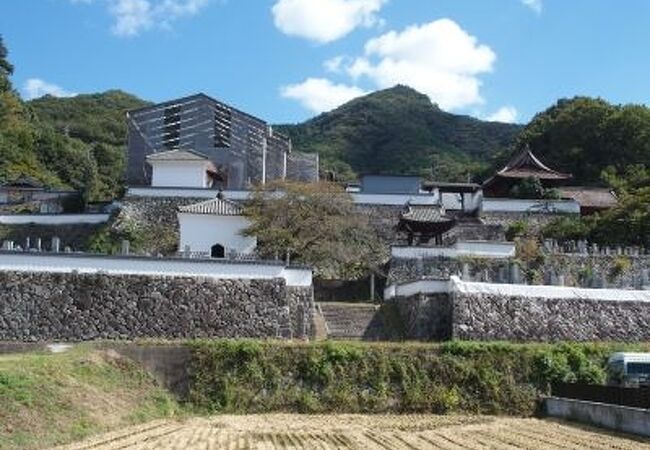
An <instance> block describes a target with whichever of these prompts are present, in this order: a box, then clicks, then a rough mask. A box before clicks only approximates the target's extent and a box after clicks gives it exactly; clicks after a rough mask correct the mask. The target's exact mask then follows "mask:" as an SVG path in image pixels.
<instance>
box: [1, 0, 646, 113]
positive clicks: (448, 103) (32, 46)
mask: <svg viewBox="0 0 650 450" xmlns="http://www.w3.org/2000/svg"><path fill="white" fill-rule="evenodd" d="M0 33H1V34H2V35H3V37H4V40H5V45H6V46H7V47H8V48H9V51H10V59H11V61H12V62H13V64H14V65H15V67H16V71H15V74H14V77H13V82H14V85H15V86H16V88H17V89H18V90H19V91H20V92H21V94H22V95H23V96H24V97H25V98H28V97H33V96H38V95H43V94H44V93H51V94H53V95H60V96H64V95H72V94H75V93H90V92H99V91H104V90H107V89H112V88H119V89H122V90H125V91H127V92H131V93H133V94H136V95H138V96H140V97H142V98H145V99H148V100H152V101H162V100H167V99H171V98H174V97H177V96H182V95H187V94H192V93H195V92H198V91H202V92H205V93H207V94H210V95H213V96H215V97H217V98H219V99H221V100H224V101H226V102H229V103H231V104H232V105H234V106H236V107H238V108H240V109H243V110H245V111H247V112H249V113H251V114H254V115H257V116H259V117H261V118H264V119H266V120H268V121H270V122H273V123H281V122H297V121H302V120H304V119H306V118H309V117H311V116H313V115H315V114H317V113H318V112H320V111H326V110H328V109H331V108H333V107H335V106H337V105H338V104H340V103H342V102H344V101H346V100H349V99H351V98H353V97H355V96H357V95H361V94H363V93H365V92H370V91H373V90H376V89H381V88H384V87H389V86H392V85H394V84H396V83H402V84H408V85H411V86H413V87H415V88H417V89H418V90H420V91H421V92H424V93H426V94H427V95H429V97H430V98H431V99H432V101H434V102H436V103H438V104H439V105H440V106H441V107H442V108H443V109H445V110H448V111H451V112H455V113H462V114H470V115H473V116H477V117H481V118H489V119H496V120H501V121H516V122H526V121H528V120H529V119H530V118H531V117H532V115H534V114H535V113H536V112H538V111H541V110H543V109H545V108H547V107H548V106H550V105H551V104H553V103H554V102H555V101H556V100H557V99H558V98H561V97H567V96H573V95H591V96H600V97H603V98H605V99H607V100H609V101H611V102H615V103H646V104H647V103H648V102H649V100H650V51H649V49H648V43H649V42H650V1H647V0H624V1H623V0H2V2H0Z"/></svg>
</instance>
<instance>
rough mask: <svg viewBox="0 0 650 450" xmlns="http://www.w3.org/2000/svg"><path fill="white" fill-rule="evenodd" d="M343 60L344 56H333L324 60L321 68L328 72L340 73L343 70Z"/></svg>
mask: <svg viewBox="0 0 650 450" xmlns="http://www.w3.org/2000/svg"><path fill="white" fill-rule="evenodd" d="M345 60H346V57H345V56H335V57H333V58H330V59H328V60H326V61H325V62H324V63H323V67H324V68H325V70H327V71H328V72H333V73H341V72H342V70H343V65H344V63H345Z"/></svg>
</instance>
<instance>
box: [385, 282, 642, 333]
mask: <svg viewBox="0 0 650 450" xmlns="http://www.w3.org/2000/svg"><path fill="white" fill-rule="evenodd" d="M623 292H624V291H623ZM391 302H394V304H395V305H396V306H397V308H398V310H399V312H400V316H401V318H402V322H403V324H404V328H405V332H406V339H417V340H427V341H429V340H446V339H461V340H505V341H522V342H523V341H532V342H537V341H541V342H544V341H548V342H553V341H622V342H630V341H633V342H641V341H648V340H650V302H647V301H613V300H594V299H581V298H535V297H517V296H503V295H490V294H477V293H460V292H452V293H436V294H415V295H411V296H408V297H398V298H394V299H392V300H391Z"/></svg>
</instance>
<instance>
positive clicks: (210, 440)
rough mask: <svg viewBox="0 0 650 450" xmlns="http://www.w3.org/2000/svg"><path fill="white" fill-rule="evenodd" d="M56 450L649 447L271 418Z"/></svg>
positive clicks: (504, 423)
mask: <svg viewBox="0 0 650 450" xmlns="http://www.w3.org/2000/svg"><path fill="white" fill-rule="evenodd" d="M64 448H65V449H70V450H72V449H74V450H81V449H96V450H108V449H142V450H144V449H152V450H153V449H160V450H181V449H195V448H196V449H205V450H207V449H215V450H216V449H219V450H244V449H246V450H248V449H250V450H280V449H282V450H289V449H291V450H298V449H321V450H335V449H341V450H343V449H359V450H363V449H384V450H385V449H397V450H400V449H404V450H407V449H408V450H418V449H619V450H624V449H630V450H631V449H635V450H636V449H638V450H641V449H650V440H642V439H636V438H634V437H631V436H623V435H615V434H610V433H606V432H603V431H600V430H596V429H593V428H587V427H583V426H579V425H574V424H568V423H565V422H559V421H555V420H540V419H532V418H503V417H474V416H434V415H408V416H394V415H387V416H369V415H312V416H306V415H289V414H271V415H246V416H215V417H213V418H192V419H187V420H185V421H157V422H151V423H148V424H145V425H139V426H136V427H132V428H126V429H123V430H121V431H119V432H113V433H110V434H106V435H102V436H98V437H95V438H93V439H90V440H87V441H85V442H81V443H77V444H74V445H70V446H67V447H61V449H64Z"/></svg>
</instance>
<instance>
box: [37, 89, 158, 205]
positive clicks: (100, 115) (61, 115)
mask: <svg viewBox="0 0 650 450" xmlns="http://www.w3.org/2000/svg"><path fill="white" fill-rule="evenodd" d="M148 104H149V103H148V102H145V101H144V100H141V99H139V98H138V97H136V96H134V95H131V94H127V93H126V92H122V91H118V90H111V91H106V92H104V93H101V94H89V95H77V96H75V97H70V98H56V97H52V96H45V97H41V98H38V99H36V100H32V101H30V102H28V105H29V107H30V108H31V109H32V111H33V112H34V114H35V116H36V117H37V118H38V119H39V120H40V121H41V122H42V123H43V124H45V125H46V126H48V127H51V128H53V129H54V130H55V131H56V132H57V133H58V134H60V135H64V136H66V137H70V138H72V140H74V141H77V140H78V141H81V142H82V143H83V144H84V148H85V149H86V151H88V152H89V153H88V156H89V158H90V159H91V160H93V162H94V165H95V166H96V176H95V177H94V179H93V187H92V189H91V193H92V194H93V195H91V197H94V198H96V199H105V198H108V199H110V198H112V197H114V196H115V195H117V194H118V193H119V192H120V191H121V189H122V187H123V184H124V164H125V160H126V152H125V145H126V132H127V130H126V121H125V113H126V111H128V110H130V109H135V108H141V107H142V106H145V105H148Z"/></svg>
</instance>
